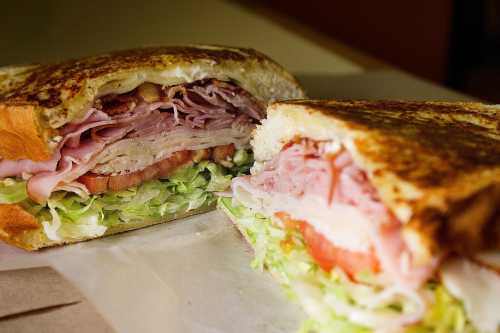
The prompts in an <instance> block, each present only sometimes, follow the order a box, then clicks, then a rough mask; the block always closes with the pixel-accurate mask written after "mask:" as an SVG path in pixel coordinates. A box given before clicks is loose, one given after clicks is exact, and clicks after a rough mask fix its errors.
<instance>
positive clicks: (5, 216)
mask: <svg viewBox="0 0 500 333" xmlns="http://www.w3.org/2000/svg"><path fill="white" fill-rule="evenodd" d="M214 208H215V205H211V206H206V207H201V208H198V209H194V210H191V211H189V212H185V213H181V214H176V215H174V216H171V217H170V218H167V219H162V220H154V221H147V220H143V221H136V222H134V223H124V224H120V225H117V226H113V227H110V228H108V229H107V230H106V232H105V233H104V235H102V236H100V237H105V236H110V235H114V234H118V233H122V232H125V231H130V230H135V229H140V228H144V227H148V226H151V225H155V224H160V223H166V222H169V221H172V220H176V219H181V218H184V217H188V216H192V215H196V214H201V213H205V212H208V211H210V210H213V209H214ZM100 237H94V236H85V237H80V238H72V239H64V240H62V241H53V240H50V239H48V238H47V236H46V235H45V232H44V230H43V228H42V227H41V224H40V223H39V221H37V219H36V218H35V216H33V215H31V214H30V213H29V212H27V211H25V210H24V209H23V208H22V207H21V206H19V205H2V204H0V239H1V240H3V241H5V242H7V243H9V244H12V245H14V246H17V247H19V248H22V249H25V250H28V251H36V250H39V249H41V248H45V247H52V246H60V245H66V244H72V243H77V242H82V241H87V240H91V239H95V238H100Z"/></svg>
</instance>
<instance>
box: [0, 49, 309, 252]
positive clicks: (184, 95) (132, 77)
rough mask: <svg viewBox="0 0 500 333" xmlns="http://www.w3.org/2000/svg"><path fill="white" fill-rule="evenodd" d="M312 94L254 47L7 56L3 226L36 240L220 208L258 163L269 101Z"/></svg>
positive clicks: (0, 179) (1, 131)
mask: <svg viewBox="0 0 500 333" xmlns="http://www.w3.org/2000/svg"><path fill="white" fill-rule="evenodd" d="M303 96H304V93H303V91H302V90H301V88H300V87H299V85H298V83H297V81H296V80H295V79H294V78H293V77H292V76H291V75H290V74H289V73H288V72H286V71H285V70H284V69H283V68H282V67H281V66H279V65H278V64H276V63H275V62H273V61H272V60H270V59H269V58H267V57H266V56H264V55H263V54H261V53H259V52H257V51H255V50H252V49H242V48H225V47H218V46H188V47H150V48H142V49H134V50H127V51H119V52H115V53H110V54H104V55H99V56H93V57H88V58H84V59H80V60H71V61H66V62H62V63H58V64H53V65H29V66H12V67H4V68H0V238H1V239H2V240H4V241H6V242H9V243H11V244H13V245H16V246H18V247H21V248H24V249H27V250H36V249H39V248H42V247H46V246H53V245H61V244H66V243H72V242H77V241H82V240H87V239H92V238H96V237H101V236H105V235H111V234H115V233H118V232H122V231H126V230H131V229H136V228H141V227H144V226H148V225H152V224H156V223H160V222H166V221H169V220H172V219H176V218H181V217H184V216H188V215H192V214H196V213H200V212H204V211H207V210H209V209H212V208H214V207H215V203H216V199H215V196H214V193H215V192H220V191H224V190H226V189H227V188H228V186H229V185H230V180H231V178H232V177H233V176H235V175H238V174H241V173H244V172H246V171H248V169H249V165H250V164H251V163H252V153H251V151H250V150H249V144H248V143H249V138H250V133H251V132H252V130H253V128H254V127H255V125H256V124H257V123H259V121H260V120H261V119H262V118H263V117H265V107H266V105H267V103H269V102H270V101H273V100H276V99H287V98H299V97H303Z"/></svg>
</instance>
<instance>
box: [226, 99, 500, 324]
mask: <svg viewBox="0 0 500 333" xmlns="http://www.w3.org/2000/svg"><path fill="white" fill-rule="evenodd" d="M251 144H252V147H253V152H254V158H255V164H254V166H253V167H252V169H251V174H250V175H246V176H240V177H236V178H234V179H233V181H232V198H231V197H224V198H221V199H220V200H219V207H220V208H221V209H222V210H223V211H225V213H227V215H228V216H229V217H230V218H231V219H232V221H233V222H234V223H235V224H236V226H237V227H238V228H239V230H240V231H241V232H242V234H243V235H244V236H245V238H246V239H247V240H248V242H249V243H250V244H251V245H252V247H253V248H254V250H255V259H254V261H253V265H254V266H255V267H258V268H267V269H268V270H269V271H270V272H271V273H272V275H273V276H274V277H276V279H277V280H278V281H279V282H280V283H281V284H282V285H283V286H284V287H285V288H286V290H287V291H288V292H289V294H290V295H291V297H292V298H293V299H295V300H296V301H298V302H299V303H300V304H301V305H302V306H303V308H304V309H305V311H306V312H307V314H308V315H309V317H310V319H308V320H306V321H305V322H304V324H303V326H302V329H303V332H372V331H373V332H419V333H420V332H422V333H423V332H499V330H500V311H499V309H500V275H499V274H500V260H499V259H500V108H498V107H497V106H488V105H484V104H479V103H445V102H391V101H379V102H376V101H374V102H367V101H316V100H297V101H288V102H287V101H284V102H278V103H275V104H272V105H271V106H270V107H269V108H268V111H267V119H266V120H264V121H263V123H262V125H259V126H258V127H257V129H256V132H255V136H254V137H253V139H252V141H251Z"/></svg>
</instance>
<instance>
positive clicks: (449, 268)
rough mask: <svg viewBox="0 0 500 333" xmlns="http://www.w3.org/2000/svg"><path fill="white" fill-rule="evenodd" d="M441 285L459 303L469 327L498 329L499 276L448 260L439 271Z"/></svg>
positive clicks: (477, 267) (469, 264)
mask: <svg viewBox="0 0 500 333" xmlns="http://www.w3.org/2000/svg"><path fill="white" fill-rule="evenodd" d="M441 277H442V281H443V284H444V285H445V286H446V288H447V289H448V290H449V291H450V293H451V294H452V295H453V296H455V297H457V298H458V299H460V300H462V301H463V303H464V306H465V310H466V312H467V315H468V317H469V319H470V321H471V322H472V324H473V325H474V326H475V327H476V328H478V329H479V330H481V331H484V332H497V331H498V330H499V329H500V275H498V273H496V272H494V271H492V270H490V269H487V268H484V267H481V266H480V265H478V264H476V263H473V262H471V261H469V260H466V259H458V258H456V259H451V260H449V261H447V262H446V263H445V264H444V265H443V267H442V269H441Z"/></svg>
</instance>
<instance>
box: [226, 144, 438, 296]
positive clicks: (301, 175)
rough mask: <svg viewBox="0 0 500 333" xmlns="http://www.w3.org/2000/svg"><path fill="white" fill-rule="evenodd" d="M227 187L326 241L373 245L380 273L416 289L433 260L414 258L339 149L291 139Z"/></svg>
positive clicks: (360, 248)
mask: <svg viewBox="0 0 500 333" xmlns="http://www.w3.org/2000/svg"><path fill="white" fill-rule="evenodd" d="M233 192H234V195H235V197H236V199H238V200H239V199H240V198H241V199H242V200H243V201H246V202H243V203H244V204H247V203H248V204H249V206H250V207H251V208H257V209H260V210H264V211H265V213H267V214H271V215H274V214H275V213H277V212H286V213H288V214H290V215H291V217H292V218H294V219H298V220H304V221H306V222H308V223H311V224H312V225H313V226H314V229H315V232H319V233H320V234H322V235H323V236H324V237H326V238H327V239H328V240H329V241H330V242H332V246H335V247H337V248H345V249H347V250H349V251H351V252H353V251H354V252H357V253H369V251H370V249H374V250H375V254H376V256H377V260H378V261H379V262H380V265H381V269H382V273H383V274H387V276H388V278H390V279H391V281H392V283H394V284H395V285H398V286H401V287H402V288H408V289H411V290H416V289H418V288H419V287H420V286H421V285H422V283H424V282H425V281H427V280H428V279H429V277H430V276H431V275H432V274H433V272H434V271H435V268H436V266H437V264H438V261H439V258H436V259H435V260H433V261H432V262H431V263H429V264H427V265H424V266H417V265H416V264H414V262H413V259H412V254H411V252H410V250H409V248H408V246H407V245H406V243H405V242H404V239H403V238H402V233H401V229H402V227H401V223H400V222H399V221H398V220H397V219H396V218H395V217H394V216H393V215H392V214H391V212H390V211H389V210H388V209H387V207H386V206H385V205H384V204H383V203H382V202H381V201H380V199H379V197H378V195H377V192H376V189H375V188H374V187H373V186H372V185H371V184H370V182H369V180H368V177H367V175H366V173H365V172H364V171H363V170H361V169H360V168H359V167H357V166H356V165H355V164H354V162H353V160H352V158H351V157H350V155H349V153H348V152H347V151H345V150H341V151H339V152H338V153H336V154H335V155H334V156H331V155H329V154H325V151H324V145H323V144H317V143H311V142H310V141H309V140H302V141H300V142H296V143H292V144H291V145H288V146H286V147H285V148H284V149H283V150H282V151H281V152H280V154H278V155H277V156H276V157H275V158H274V159H273V160H272V161H270V162H268V163H267V164H266V165H265V166H264V168H263V171H261V172H260V173H259V174H257V175H254V176H251V177H243V178H238V179H236V180H235V181H234V182H233ZM259 198H260V199H259ZM349 230H352V232H350V231H349ZM340 235H341V236H340Z"/></svg>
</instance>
